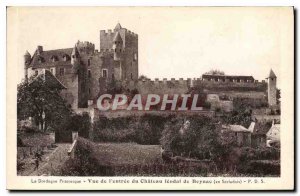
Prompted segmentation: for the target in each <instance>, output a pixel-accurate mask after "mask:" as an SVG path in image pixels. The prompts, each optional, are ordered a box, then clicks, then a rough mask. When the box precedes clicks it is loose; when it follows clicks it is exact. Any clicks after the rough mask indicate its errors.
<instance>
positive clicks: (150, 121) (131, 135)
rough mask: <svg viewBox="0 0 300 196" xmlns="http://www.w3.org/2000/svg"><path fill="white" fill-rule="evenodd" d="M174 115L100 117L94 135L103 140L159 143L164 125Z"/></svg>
mask: <svg viewBox="0 0 300 196" xmlns="http://www.w3.org/2000/svg"><path fill="white" fill-rule="evenodd" d="M171 118H173V117H172V116H166V117H162V116H157V115H149V114H145V115H143V116H141V117H136V116H130V117H120V118H113V119H108V118H105V117H104V118H99V119H98V120H96V121H95V123H94V129H93V133H94V134H93V135H94V139H95V140H96V141H102V142H136V143H138V144H159V139H160V138H161V133H162V131H163V128H164V125H165V123H166V122H168V121H169V120H170V119H171Z"/></svg>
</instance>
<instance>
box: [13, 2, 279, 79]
mask: <svg viewBox="0 0 300 196" xmlns="http://www.w3.org/2000/svg"><path fill="white" fill-rule="evenodd" d="M282 14H283V12H282V10H281V9H279V8H269V9H266V8H260V9H257V8H256V9H254V8H241V7H239V8H233V9H232V8H231V9H229V8H221V7H219V8H197V7H194V8H168V7H165V8H134V7H132V8H128V7H125V8H107V7H105V8H104V7H102V8H101V7H89V8H88V7H86V8H74V7H73V8H55V7H53V8H20V9H19V10H18V15H19V21H16V22H18V23H19V24H18V27H19V30H18V32H19V39H18V43H19V45H18V54H16V58H18V61H19V68H18V69H19V73H20V74H19V76H18V77H19V79H20V80H21V78H22V77H23V54H24V53H25V51H26V50H28V51H29V53H30V54H33V53H34V51H35V49H36V47H37V45H42V46H43V47H44V50H52V49H59V48H69V47H73V46H74V45H75V43H76V42H77V40H80V41H90V42H92V43H94V44H95V46H96V49H99V42H100V40H99V36H100V33H99V31H100V30H102V29H103V30H106V29H113V28H114V27H115V25H116V24H117V23H118V22H120V23H121V25H122V27H124V28H127V29H128V30H131V31H133V32H135V33H137V34H138V35H139V74H144V75H146V76H148V77H150V78H161V79H162V78H172V77H173V78H189V77H190V78H194V77H196V78H198V77H200V76H201V75H202V74H203V73H204V72H206V71H209V70H210V69H219V70H222V71H224V72H225V73H226V74H228V75H252V76H254V78H255V79H258V80H262V79H265V78H266V77H267V76H268V74H269V71H270V69H271V68H272V69H273V70H274V72H275V74H277V77H278V78H279V80H280V75H279V72H280V66H283V65H281V64H280V62H281V61H280V58H281V55H280V47H281V44H282V36H283V35H282V32H281V28H282V27H283V26H282V25H284V24H283V20H282V19H281V16H282Z"/></svg>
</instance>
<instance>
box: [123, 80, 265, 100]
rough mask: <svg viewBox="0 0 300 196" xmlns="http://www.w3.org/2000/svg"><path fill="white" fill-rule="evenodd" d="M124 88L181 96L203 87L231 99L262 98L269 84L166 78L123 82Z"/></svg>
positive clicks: (208, 91)
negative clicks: (193, 88) (244, 97)
mask: <svg viewBox="0 0 300 196" xmlns="http://www.w3.org/2000/svg"><path fill="white" fill-rule="evenodd" d="M122 86H123V87H124V88H125V89H126V90H129V91H131V90H134V89H136V90H138V92H139V93H140V94H170V95H172V94H181V93H187V92H189V90H190V89H191V88H192V87H195V88H197V87H201V88H203V89H204V90H205V92H207V93H212V94H227V95H229V96H230V97H235V96H238V97H241V96H243V95H245V96H246V97H248V98H251V97H253V98H262V97H263V96H264V95H265V94H266V91H267V83H266V82H265V81H264V80H262V81H260V82H259V81H257V80H255V81H253V82H243V81H239V82H237V81H207V80H203V79H202V78H187V79H183V78H180V79H179V80H176V79H175V78H171V80H168V79H166V78H164V79H163V80H159V79H158V78H156V79H155V80H150V79H145V80H137V81H133V80H131V81H123V82H122Z"/></svg>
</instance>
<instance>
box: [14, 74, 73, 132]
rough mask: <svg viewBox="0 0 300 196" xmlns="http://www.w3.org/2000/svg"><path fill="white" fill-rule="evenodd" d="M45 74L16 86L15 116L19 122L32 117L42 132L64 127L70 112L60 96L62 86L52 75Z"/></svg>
mask: <svg viewBox="0 0 300 196" xmlns="http://www.w3.org/2000/svg"><path fill="white" fill-rule="evenodd" d="M46 74H47V73H45V75H39V76H36V77H31V78H29V80H28V81H23V82H22V83H21V84H19V85H18V93H17V116H18V119H19V120H23V119H27V118H29V117H33V119H34V120H35V122H36V124H37V125H40V127H41V130H43V131H45V130H46V129H47V128H52V129H54V130H58V129H61V128H62V127H65V125H66V124H67V122H68V121H69V117H70V115H71V112H72V111H71V108H70V107H69V106H67V104H66V101H65V100H64V99H63V98H62V97H61V96H60V91H61V90H62V88H63V86H62V85H61V84H60V82H59V81H58V80H57V79H56V78H54V77H53V75H52V74H51V75H50V76H49V75H46ZM45 78H46V79H45Z"/></svg>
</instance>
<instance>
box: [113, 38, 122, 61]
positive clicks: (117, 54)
mask: <svg viewBox="0 0 300 196" xmlns="http://www.w3.org/2000/svg"><path fill="white" fill-rule="evenodd" d="M113 50H114V60H115V61H120V60H121V56H122V50H123V40H122V38H121V35H120V33H119V32H117V33H116V35H115V37H114V39H113Z"/></svg>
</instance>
